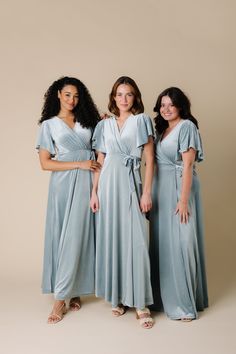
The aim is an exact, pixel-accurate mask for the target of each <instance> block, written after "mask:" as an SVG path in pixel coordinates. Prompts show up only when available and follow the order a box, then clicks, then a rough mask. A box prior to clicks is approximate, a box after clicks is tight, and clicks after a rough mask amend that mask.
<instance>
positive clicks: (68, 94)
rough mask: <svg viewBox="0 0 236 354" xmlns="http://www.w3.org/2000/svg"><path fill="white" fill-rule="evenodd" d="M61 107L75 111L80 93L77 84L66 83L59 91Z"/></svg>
mask: <svg viewBox="0 0 236 354" xmlns="http://www.w3.org/2000/svg"><path fill="white" fill-rule="evenodd" d="M58 98H59V100H60V104H61V109H64V110H67V111H73V109H74V108H75V106H77V104H78V102H79V93H78V90H77V88H76V87H75V86H73V85H66V86H64V87H63V89H62V90H61V91H58Z"/></svg>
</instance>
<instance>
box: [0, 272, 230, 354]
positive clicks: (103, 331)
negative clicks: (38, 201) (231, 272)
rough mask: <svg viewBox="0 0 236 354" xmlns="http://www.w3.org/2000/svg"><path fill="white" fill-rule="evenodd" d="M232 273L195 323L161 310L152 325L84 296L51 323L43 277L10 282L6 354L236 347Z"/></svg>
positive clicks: (0, 344) (1, 344) (2, 347)
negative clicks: (72, 309)
mask: <svg viewBox="0 0 236 354" xmlns="http://www.w3.org/2000/svg"><path fill="white" fill-rule="evenodd" d="M229 280H230V279H228V280H227V279H225V278H224V279H219V282H217V279H216V280H215V281H214V282H213V283H212V284H211V283H210V289H209V290H210V294H211V306H210V307H209V309H207V310H206V311H204V312H203V313H200V318H199V319H198V320H196V321H193V322H191V323H181V322H179V321H171V320H168V319H167V318H166V317H165V315H164V314H163V313H161V314H156V315H155V316H154V318H155V326H154V328H153V329H151V330H144V329H142V328H140V327H139V324H138V321H137V320H136V319H135V313H134V311H133V310H130V311H128V312H127V313H126V314H125V315H124V316H122V317H120V318H115V317H113V316H112V315H111V313H110V306H109V305H108V304H106V303H105V302H104V301H103V300H101V299H96V298H94V297H86V298H83V299H82V308H81V310H80V311H79V312H69V313H67V314H66V316H65V317H64V319H63V321H61V322H60V323H58V324H56V325H48V324H46V319H47V315H48V313H49V312H50V309H51V305H52V301H53V298H52V296H50V295H49V296H47V295H41V294H40V289H39V282H38V279H34V280H32V279H30V280H28V282H25V283H23V284H22V282H19V281H14V283H13V282H12V283H11V282H8V284H7V291H6V290H5V291H4V292H3V291H2V290H1V303H0V336H1V339H0V353H1V354H21V353H22V354H23V353H24V354H66V353H70V354H73V353H80V354H92V353H98V354H116V353H117V354H118V353H119V354H128V353H129V354H131V353H135V354H141V353H142V354H144V353H159V354H169V353H182V354H183V353H191V354H195V353H196V354H200V353H201V354H204V353H214V354H223V353H224V354H235V353H236V340H235V338H236V325H235V318H236V301H235V300H236V286H235V284H233V283H232V282H230V281H229Z"/></svg>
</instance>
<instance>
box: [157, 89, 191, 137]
mask: <svg viewBox="0 0 236 354" xmlns="http://www.w3.org/2000/svg"><path fill="white" fill-rule="evenodd" d="M164 96H168V97H170V99H171V101H172V103H173V105H174V106H175V107H176V108H178V110H179V115H180V118H182V119H189V120H191V121H192V122H193V123H194V124H195V125H196V127H197V128H198V121H197V119H196V118H194V117H193V116H192V113H191V109H190V108H191V103H190V100H189V99H188V97H187V96H186V95H185V94H184V93H183V91H181V90H180V89H179V88H178V87H169V88H167V89H166V90H164V91H163V92H162V93H160V95H159V96H158V98H157V102H156V105H155V107H154V109H153V111H154V112H157V116H156V117H155V118H154V122H155V128H156V131H157V133H158V134H162V133H163V132H164V131H165V130H166V128H168V121H167V120H165V119H164V118H162V116H161V114H160V108H161V100H162V97H164Z"/></svg>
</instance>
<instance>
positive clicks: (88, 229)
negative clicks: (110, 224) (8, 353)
mask: <svg viewBox="0 0 236 354" xmlns="http://www.w3.org/2000/svg"><path fill="white" fill-rule="evenodd" d="M91 136H92V131H91V129H87V128H83V127H82V126H81V125H80V124H79V123H78V122H76V123H75V127H74V128H73V129H71V128H70V127H69V126H68V125H67V124H66V123H64V122H63V120H62V119H60V118H59V117H53V118H51V119H48V120H46V121H44V122H43V123H42V125H41V127H40V131H39V136H38V142H37V149H45V150H47V151H49V152H50V154H51V156H52V157H56V159H57V160H58V161H81V160H89V159H93V158H94V153H93V152H92V150H91ZM91 186H92V179H91V173H90V171H88V170H80V169H74V170H66V171H54V172H52V173H51V179H50V184H49V194H48V207H47V218H46V230H45V247H44V265H43V279H42V291H43V293H54V295H55V298H56V299H58V300H64V299H66V298H69V297H70V298H71V297H75V296H80V295H85V294H92V293H94V263H95V247H94V243H95V234H94V222H95V220H94V215H93V213H92V212H91V211H90V207H89V202H90V195H91Z"/></svg>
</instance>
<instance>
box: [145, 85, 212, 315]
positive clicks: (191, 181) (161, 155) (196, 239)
mask: <svg viewBox="0 0 236 354" xmlns="http://www.w3.org/2000/svg"><path fill="white" fill-rule="evenodd" d="M154 111H155V112H157V116H156V117H155V119H154V120H155V125H156V133H157V142H156V162H157V169H156V171H155V173H154V183H153V193H152V198H153V208H152V210H151V212H150V225H151V237H150V258H151V273H152V276H151V278H152V287H153V294H154V307H156V308H157V309H158V308H160V307H161V302H162V304H163V307H164V311H165V312H166V314H167V316H168V317H169V318H171V319H174V320H182V321H191V320H193V319H195V318H197V316H198V313H197V311H199V310H203V309H204V308H205V307H207V306H208V297H207V284H206V274H205V262H204V247H203V222H202V209H201V200H200V189H199V180H198V177H197V173H196V169H195V163H196V162H200V161H202V160H203V150H202V142H201V137H200V134H199V130H198V122H197V120H196V118H194V117H193V116H192V114H191V110H190V101H189V99H188V97H187V96H186V95H185V94H184V93H183V92H182V91H181V90H180V89H179V88H177V87H170V88H168V89H166V90H164V91H163V92H162V93H161V94H160V95H159V96H158V99H157V102H156V105H155V108H154ZM159 290H160V293H159ZM160 295H161V296H160ZM160 298H161V301H160Z"/></svg>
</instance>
